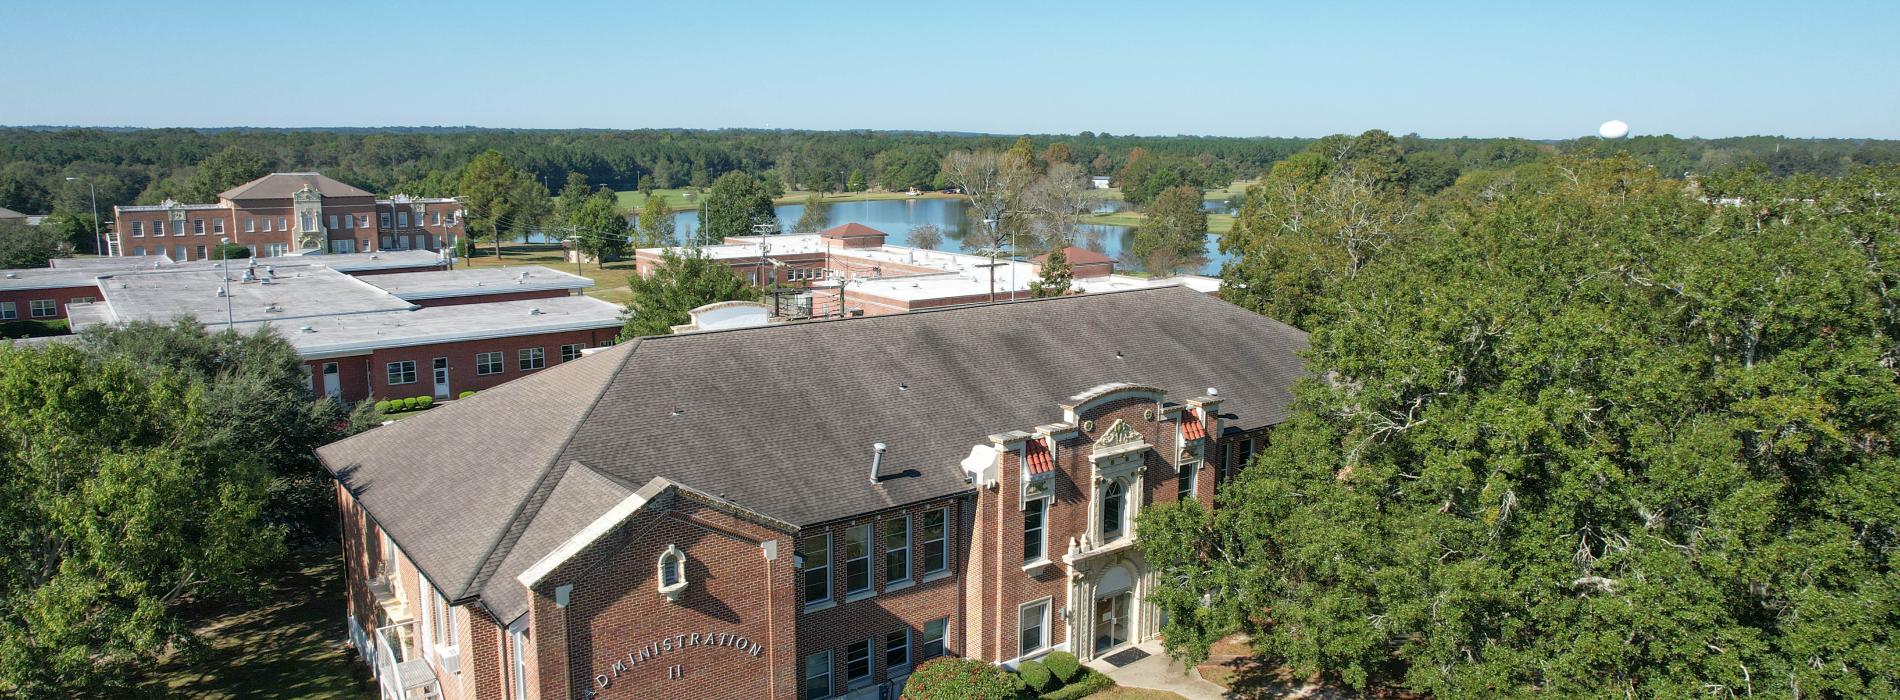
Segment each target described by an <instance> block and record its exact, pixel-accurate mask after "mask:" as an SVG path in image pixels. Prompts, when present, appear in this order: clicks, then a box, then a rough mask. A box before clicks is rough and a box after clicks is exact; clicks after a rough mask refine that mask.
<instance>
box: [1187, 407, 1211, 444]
mask: <svg viewBox="0 0 1900 700" xmlns="http://www.w3.org/2000/svg"><path fill="white" fill-rule="evenodd" d="M1205 437H1207V427H1206V426H1204V425H1201V418H1200V416H1196V415H1194V414H1192V413H1182V414H1181V441H1182V442H1187V441H1190V440H1199V439H1202V438H1205Z"/></svg>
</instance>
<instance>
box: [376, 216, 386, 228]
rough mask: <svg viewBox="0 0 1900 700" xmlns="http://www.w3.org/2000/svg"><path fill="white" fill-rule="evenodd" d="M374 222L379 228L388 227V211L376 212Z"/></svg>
mask: <svg viewBox="0 0 1900 700" xmlns="http://www.w3.org/2000/svg"><path fill="white" fill-rule="evenodd" d="M376 223H377V224H378V225H379V226H380V227H381V228H389V214H388V213H382V214H377V215H376Z"/></svg>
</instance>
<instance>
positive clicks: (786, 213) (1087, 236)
mask: <svg viewBox="0 0 1900 700" xmlns="http://www.w3.org/2000/svg"><path fill="white" fill-rule="evenodd" d="M776 210H777V212H778V221H779V225H780V226H781V227H783V228H784V229H786V230H789V229H791V227H792V225H793V224H795V223H797V222H798V217H800V216H802V215H803V214H804V213H805V206H804V205H802V204H785V205H780V206H778V207H776ZM825 219H826V226H827V227H830V226H838V225H840V224H848V223H858V224H863V225H865V226H869V227H871V228H874V229H877V230H879V231H883V232H884V233H886V234H888V235H889V238H887V239H885V241H886V242H887V243H890V244H892V245H912V243H911V241H910V229H911V227H913V226H920V225H923V224H936V225H937V227H938V228H939V229H942V231H943V244H942V245H941V246H939V248H940V249H942V250H954V251H958V252H971V251H974V250H975V249H976V248H977V247H978V245H979V241H970V242H969V243H967V244H966V243H965V242H964V232H965V231H969V230H972V229H973V228H974V227H975V226H978V225H981V224H980V222H972V221H971V220H970V216H969V205H968V204H966V203H965V202H963V201H962V200H958V199H884V200H873V201H857V202H834V203H832V205H831V209H830V211H829V212H827V213H826V216H825ZM673 226H674V229H675V230H676V231H677V232H678V234H679V235H680V237H681V240H685V237H686V236H688V235H691V234H692V232H693V231H694V230H695V229H697V228H698V226H699V212H695V211H683V212H677V213H675V214H674V215H673ZM1134 237H1135V229H1134V228H1133V227H1131V226H1109V225H1106V224H1082V225H1079V226H1077V227H1076V231H1075V236H1074V241H1075V244H1076V245H1079V246H1082V247H1084V248H1087V249H1089V250H1093V251H1095V252H1098V253H1102V254H1104V255H1107V256H1109V257H1112V258H1115V260H1116V261H1117V262H1116V269H1118V270H1131V271H1133V270H1140V269H1141V268H1140V265H1139V264H1137V263H1134V262H1132V261H1124V260H1123V256H1122V251H1124V250H1127V249H1128V247H1129V246H1130V245H1131V244H1132V243H1133V242H1134ZM977 238H981V237H980V236H978V237H977ZM1219 241H1220V236H1219V235H1218V234H1213V233H1210V234H1207V241H1206V244H1205V246H1204V248H1205V250H1206V254H1207V264H1206V265H1205V266H1203V267H1202V268H1201V269H1200V270H1199V272H1200V273H1201V274H1204V275H1219V274H1220V266H1221V262H1222V260H1223V258H1222V256H1221V254H1220V250H1219Z"/></svg>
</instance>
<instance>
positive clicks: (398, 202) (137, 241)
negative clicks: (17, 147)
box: [107, 173, 463, 261]
mask: <svg viewBox="0 0 1900 700" xmlns="http://www.w3.org/2000/svg"><path fill="white" fill-rule="evenodd" d="M112 219H113V230H112V234H111V237H110V238H109V239H108V241H107V242H108V245H109V252H110V253H111V254H112V255H115V256H127V257H142V256H157V255H164V256H168V257H170V258H171V259H173V260H177V261H190V260H205V259H208V258H215V257H217V254H216V250H217V246H218V242H219V240H220V239H229V240H230V242H232V243H236V244H238V245H241V246H245V247H247V248H250V249H251V254H252V255H253V256H280V255H288V254H293V253H316V254H321V253H367V252H374V251H384V250H429V251H435V250H442V249H443V248H447V247H450V246H451V245H452V244H453V242H454V241H455V240H457V239H458V238H460V236H461V235H462V234H463V220H462V205H461V203H460V202H457V201H456V200H454V199H451V198H446V197H442V198H421V197H409V196H406V195H396V196H394V197H390V198H388V199H377V198H376V195H374V194H372V193H370V192H369V191H367V190H363V189H361V188H358V187H355V186H353V185H349V184H346V183H343V182H340V181H337V180H336V179H333V178H331V177H328V176H326V175H323V174H321V173H271V174H269V175H265V176H263V177H260V178H258V179H256V180H252V181H250V182H247V183H244V184H242V185H238V186H237V187H233V188H231V189H228V190H225V191H224V192H221V193H219V194H218V201H217V202H213V203H200V204H191V203H184V202H175V201H171V200H166V201H165V202H163V203H161V204H153V205H131V206H117V207H113V208H112Z"/></svg>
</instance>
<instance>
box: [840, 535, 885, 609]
mask: <svg viewBox="0 0 1900 700" xmlns="http://www.w3.org/2000/svg"><path fill="white" fill-rule="evenodd" d="M853 531H861V532H863V533H864V556H861V557H856V558H850V557H847V558H846V559H845V560H844V585H846V586H849V585H851V562H854V561H862V562H864V587H863V588H848V589H846V590H845V592H844V602H847V603H849V602H853V601H858V600H864V599H865V598H869V597H871V596H874V595H877V576H876V574H877V572H876V571H875V570H874V569H875V568H876V564H877V560H876V559H875V558H874V555H875V554H876V553H877V541H876V539H875V538H876V537H877V528H874V527H872V526H871V524H870V523H861V524H858V525H852V526H850V527H847V528H845V529H844V541H845V545H844V546H845V548H847V549H848V548H849V547H850V546H851V533H852V532H853Z"/></svg>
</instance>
